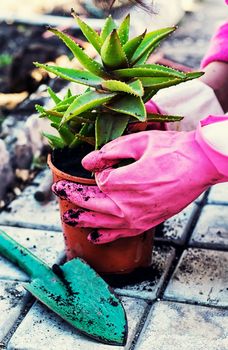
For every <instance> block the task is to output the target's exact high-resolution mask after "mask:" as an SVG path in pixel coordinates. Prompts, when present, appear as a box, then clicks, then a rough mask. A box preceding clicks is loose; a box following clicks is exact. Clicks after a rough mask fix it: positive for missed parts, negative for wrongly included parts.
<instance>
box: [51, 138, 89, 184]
mask: <svg viewBox="0 0 228 350" xmlns="http://www.w3.org/2000/svg"><path fill="white" fill-rule="evenodd" d="M93 150H94V148H93V146H91V145H89V144H83V145H81V146H79V147H77V148H76V149H69V148H63V149H55V150H53V152H52V163H53V164H54V165H55V167H56V168H58V169H59V170H61V171H63V172H64V173H67V174H70V175H72V176H77V177H85V178H87V179H92V178H93V175H92V173H91V172H89V171H87V170H86V169H84V168H83V167H82V165H81V161H82V159H83V158H84V157H85V156H86V155H87V154H88V153H90V152H91V151H93Z"/></svg>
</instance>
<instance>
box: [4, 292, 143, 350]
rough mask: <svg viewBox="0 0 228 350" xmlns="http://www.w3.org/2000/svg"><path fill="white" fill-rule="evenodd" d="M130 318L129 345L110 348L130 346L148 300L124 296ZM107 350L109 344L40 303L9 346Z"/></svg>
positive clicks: (64, 349)
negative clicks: (82, 330)
mask: <svg viewBox="0 0 228 350" xmlns="http://www.w3.org/2000/svg"><path fill="white" fill-rule="evenodd" d="M123 304H124V307H125V310H126V314H127V318H128V327H129V335H128V342H127V345H126V346H125V347H119V346H112V347H110V349H113V350H117V349H129V346H130V344H131V342H132V340H133V338H134V335H135V332H136V330H137V327H138V325H139V323H140V321H141V318H142V315H143V313H144V311H145V308H146V306H147V304H146V302H144V301H142V300H135V299H128V298H124V299H123ZM25 348H26V350H37V349H39V350H42V349H45V350H46V349H48V350H56V349H62V350H70V349H81V350H88V349H89V350H107V349H108V348H109V345H107V344H100V343H98V342H96V341H93V340H91V339H89V338H88V337H86V336H84V335H82V334H80V333H79V332H78V331H77V330H75V329H74V328H73V327H71V326H69V325H68V324H67V323H66V322H65V321H63V320H61V319H60V317H58V316H56V315H54V314H53V313H52V312H51V311H49V310H47V309H46V308H45V307H43V306H41V305H40V304H39V303H36V304H35V305H34V306H33V307H32V308H31V310H30V311H29V313H28V314H27V315H26V317H25V318H24V320H23V322H22V323H21V324H20V326H19V327H18V329H17V330H16V332H15V334H14V335H13V337H12V338H11V340H10V342H9V344H8V348H7V349H8V350H16V349H17V350H19V349H21V350H22V349H25Z"/></svg>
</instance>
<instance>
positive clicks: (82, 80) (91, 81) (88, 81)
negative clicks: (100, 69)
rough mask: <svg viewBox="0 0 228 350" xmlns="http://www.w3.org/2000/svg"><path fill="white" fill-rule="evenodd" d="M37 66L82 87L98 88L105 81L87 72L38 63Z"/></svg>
mask: <svg viewBox="0 0 228 350" xmlns="http://www.w3.org/2000/svg"><path fill="white" fill-rule="evenodd" d="M36 66H37V67H40V68H43V69H45V70H46V71H48V72H51V73H53V74H55V75H57V76H58V77H60V78H63V79H66V80H69V81H72V82H74V83H78V84H82V85H88V86H92V87H98V86H99V85H100V84H101V82H102V81H103V79H101V78H99V77H98V76H96V75H95V74H93V73H90V72H86V71H81V70H79V69H73V68H64V67H57V66H49V65H47V64H41V63H36ZM60 101H61V100H60Z"/></svg>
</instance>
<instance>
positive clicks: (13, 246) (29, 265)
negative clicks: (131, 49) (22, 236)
mask: <svg viewBox="0 0 228 350" xmlns="http://www.w3.org/2000/svg"><path fill="white" fill-rule="evenodd" d="M0 255H2V256H4V257H5V258H7V259H8V260H10V261H11V262H12V263H15V264H16V265H17V266H19V267H20V268H21V269H22V270H23V271H24V272H25V273H27V274H28V275H29V276H30V277H39V276H42V275H43V274H45V271H47V265H45V263H44V262H43V261H41V260H39V259H38V258H37V257H36V256H35V255H33V254H32V253H31V252H30V251H29V250H28V249H26V248H25V247H23V246H22V245H20V244H19V243H17V242H16V241H14V239H13V238H11V237H10V236H8V235H7V234H6V233H5V232H4V231H2V230H0Z"/></svg>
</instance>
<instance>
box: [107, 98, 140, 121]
mask: <svg viewBox="0 0 228 350" xmlns="http://www.w3.org/2000/svg"><path fill="white" fill-rule="evenodd" d="M106 107H107V108H109V109H111V110H113V111H116V112H118V113H123V114H128V115H131V116H132V117H135V118H137V119H138V120H140V121H142V122H144V121H146V109H145V106H144V103H143V101H142V99H141V97H136V96H128V97H127V98H126V96H124V97H122V98H120V99H118V100H117V101H115V102H112V103H109V104H108V105H106Z"/></svg>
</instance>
